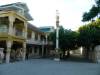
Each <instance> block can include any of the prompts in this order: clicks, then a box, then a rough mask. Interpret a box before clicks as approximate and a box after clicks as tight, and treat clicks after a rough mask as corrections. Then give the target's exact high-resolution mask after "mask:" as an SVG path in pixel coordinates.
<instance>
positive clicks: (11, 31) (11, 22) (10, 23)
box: [8, 16, 15, 35]
mask: <svg viewBox="0 0 100 75" xmlns="http://www.w3.org/2000/svg"><path fill="white" fill-rule="evenodd" d="M14 21H15V17H13V16H9V31H8V34H10V35H12V34H14V33H13V23H14Z"/></svg>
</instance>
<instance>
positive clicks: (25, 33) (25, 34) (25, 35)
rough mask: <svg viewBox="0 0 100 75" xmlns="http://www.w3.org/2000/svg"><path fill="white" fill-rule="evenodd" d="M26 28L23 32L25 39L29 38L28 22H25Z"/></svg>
mask: <svg viewBox="0 0 100 75" xmlns="http://www.w3.org/2000/svg"><path fill="white" fill-rule="evenodd" d="M24 27H25V28H24V30H23V33H24V37H25V39H27V22H24Z"/></svg>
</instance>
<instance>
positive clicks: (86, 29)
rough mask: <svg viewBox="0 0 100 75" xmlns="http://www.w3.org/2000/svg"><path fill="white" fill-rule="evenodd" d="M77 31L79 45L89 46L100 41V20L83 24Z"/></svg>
mask: <svg viewBox="0 0 100 75" xmlns="http://www.w3.org/2000/svg"><path fill="white" fill-rule="evenodd" d="M78 31H79V37H78V41H79V45H80V46H85V47H91V46H95V45H97V44H99V43H100V21H96V22H92V23H90V24H87V25H84V26H82V27H80V28H79V30H78Z"/></svg>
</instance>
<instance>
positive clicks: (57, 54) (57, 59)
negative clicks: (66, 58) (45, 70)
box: [54, 10, 60, 61]
mask: <svg viewBox="0 0 100 75" xmlns="http://www.w3.org/2000/svg"><path fill="white" fill-rule="evenodd" d="M55 51H56V52H55V55H56V57H55V59H54V60H56V61H59V60H60V57H59V11H58V10H56V48H55Z"/></svg>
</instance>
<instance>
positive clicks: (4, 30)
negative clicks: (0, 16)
mask: <svg viewBox="0 0 100 75" xmlns="http://www.w3.org/2000/svg"><path fill="white" fill-rule="evenodd" d="M0 33H8V28H7V26H5V25H2V26H0Z"/></svg>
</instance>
